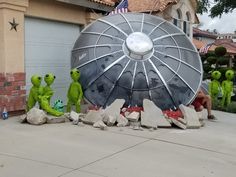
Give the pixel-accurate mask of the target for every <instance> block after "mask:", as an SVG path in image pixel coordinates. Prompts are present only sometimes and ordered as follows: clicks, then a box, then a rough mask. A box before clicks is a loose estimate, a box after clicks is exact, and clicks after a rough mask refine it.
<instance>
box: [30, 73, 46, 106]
mask: <svg viewBox="0 0 236 177" xmlns="http://www.w3.org/2000/svg"><path fill="white" fill-rule="evenodd" d="M41 81H42V77H40V76H38V75H33V76H32V77H31V83H32V84H33V86H32V87H31V89H30V93H29V97H28V102H27V111H29V110H30V109H31V108H33V107H34V106H35V104H36V103H37V102H38V101H39V99H38V96H39V95H42V94H43V87H42V86H41Z"/></svg>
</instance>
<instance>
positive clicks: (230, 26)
mask: <svg viewBox="0 0 236 177" xmlns="http://www.w3.org/2000/svg"><path fill="white" fill-rule="evenodd" d="M198 18H199V21H200V23H202V24H203V25H202V26H201V27H199V28H200V29H203V30H207V29H209V30H211V31H212V30H214V29H216V30H217V32H219V33H234V31H235V30H236V10H234V11H233V12H232V13H228V14H223V15H222V16H221V18H219V17H217V18H213V19H212V18H211V17H209V16H208V14H206V13H205V14H203V15H199V14H198Z"/></svg>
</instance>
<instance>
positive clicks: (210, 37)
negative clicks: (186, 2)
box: [193, 28, 218, 44]
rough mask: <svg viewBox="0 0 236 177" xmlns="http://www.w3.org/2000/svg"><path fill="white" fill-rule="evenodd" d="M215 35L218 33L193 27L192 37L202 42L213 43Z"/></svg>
mask: <svg viewBox="0 0 236 177" xmlns="http://www.w3.org/2000/svg"><path fill="white" fill-rule="evenodd" d="M217 37H218V34H215V33H213V32H209V31H204V30H200V29H198V28H193V38H194V39H197V40H199V41H202V42H203V43H204V44H211V43H214V42H215V40H216V39H217Z"/></svg>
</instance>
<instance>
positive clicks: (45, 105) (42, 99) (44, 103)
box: [39, 95, 64, 117]
mask: <svg viewBox="0 0 236 177" xmlns="http://www.w3.org/2000/svg"><path fill="white" fill-rule="evenodd" d="M48 98H49V96H47V95H39V104H40V107H41V108H42V109H43V110H44V111H46V112H47V113H48V114H50V115H53V116H56V117H59V116H62V115H63V114H64V113H63V112H59V111H57V110H55V109H53V108H52V107H51V106H50V104H49V102H48Z"/></svg>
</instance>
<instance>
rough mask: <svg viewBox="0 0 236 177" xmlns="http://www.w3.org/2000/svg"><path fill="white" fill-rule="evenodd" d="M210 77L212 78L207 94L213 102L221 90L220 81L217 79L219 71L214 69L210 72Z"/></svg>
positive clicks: (219, 75) (219, 74)
mask: <svg viewBox="0 0 236 177" xmlns="http://www.w3.org/2000/svg"><path fill="white" fill-rule="evenodd" d="M211 77H212V78H213V80H212V81H211V82H210V84H209V94H210V96H211V98H212V101H213V102H215V101H216V100H217V98H218V96H219V93H220V90H221V87H220V82H219V81H218V80H219V79H220V77H221V73H220V72H219V71H214V72H212V73H211Z"/></svg>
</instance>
